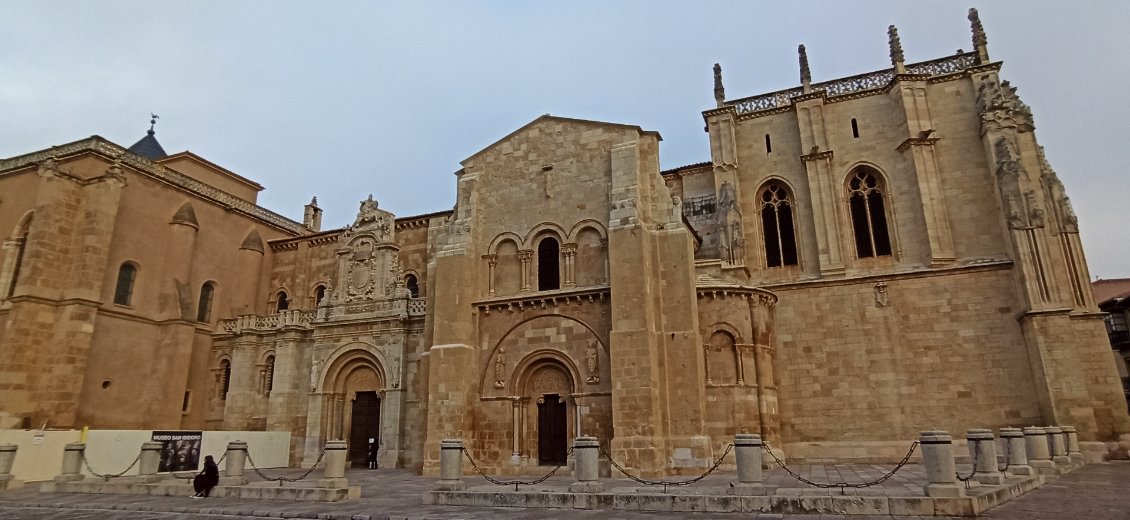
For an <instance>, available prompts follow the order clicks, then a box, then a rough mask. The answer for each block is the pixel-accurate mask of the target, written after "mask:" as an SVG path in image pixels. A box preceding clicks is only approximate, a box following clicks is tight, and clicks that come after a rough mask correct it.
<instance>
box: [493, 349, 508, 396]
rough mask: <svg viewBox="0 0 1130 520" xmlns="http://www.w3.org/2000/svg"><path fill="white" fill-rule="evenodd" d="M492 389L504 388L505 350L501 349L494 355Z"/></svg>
mask: <svg viewBox="0 0 1130 520" xmlns="http://www.w3.org/2000/svg"><path fill="white" fill-rule="evenodd" d="M494 387H495V388H506V349H505V348H502V347H499V349H498V352H497V353H496V354H495V355H494Z"/></svg>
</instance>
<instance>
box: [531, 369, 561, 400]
mask: <svg viewBox="0 0 1130 520" xmlns="http://www.w3.org/2000/svg"><path fill="white" fill-rule="evenodd" d="M530 391H531V393H532V394H533V395H538V396H541V395H545V394H557V396H558V399H562V398H564V397H565V394H567V393H569V378H568V376H566V375H565V373H564V372H562V371H561V370H560V369H557V368H549V367H545V368H541V369H538V371H537V372H535V373H534V376H533V378H532V381H531V382H530Z"/></svg>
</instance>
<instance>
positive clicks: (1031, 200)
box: [1024, 190, 1044, 227]
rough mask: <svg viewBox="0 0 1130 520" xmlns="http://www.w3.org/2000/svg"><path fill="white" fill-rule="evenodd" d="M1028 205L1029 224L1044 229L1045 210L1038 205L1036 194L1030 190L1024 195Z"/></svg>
mask: <svg viewBox="0 0 1130 520" xmlns="http://www.w3.org/2000/svg"><path fill="white" fill-rule="evenodd" d="M1024 200H1025V201H1027V203H1028V222H1029V224H1030V225H1031V226H1032V227H1044V209H1043V208H1041V207H1040V206H1039V205H1037V204H1036V192H1035V191H1033V190H1028V191H1027V192H1026V193H1025V194H1024Z"/></svg>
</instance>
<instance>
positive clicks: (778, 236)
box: [761, 182, 797, 267]
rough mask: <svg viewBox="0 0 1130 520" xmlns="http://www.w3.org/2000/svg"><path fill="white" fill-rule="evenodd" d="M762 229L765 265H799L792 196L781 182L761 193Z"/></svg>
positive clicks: (771, 185)
mask: <svg viewBox="0 0 1130 520" xmlns="http://www.w3.org/2000/svg"><path fill="white" fill-rule="evenodd" d="M761 229H762V231H763V233H762V234H763V235H764V238H765V266H766V267H780V266H783V265H797V252H796V233H795V232H794V228H793V203H792V197H790V196H789V190H788V188H786V187H785V185H784V184H782V183H780V182H772V183H770V184H769V185H768V186H766V187H765V189H764V190H763V191H762V192H761Z"/></svg>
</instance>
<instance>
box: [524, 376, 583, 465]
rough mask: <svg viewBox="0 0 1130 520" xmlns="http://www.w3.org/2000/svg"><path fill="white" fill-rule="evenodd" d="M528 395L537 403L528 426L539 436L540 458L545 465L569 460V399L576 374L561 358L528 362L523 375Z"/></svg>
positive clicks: (570, 404) (540, 461) (533, 437)
mask: <svg viewBox="0 0 1130 520" xmlns="http://www.w3.org/2000/svg"><path fill="white" fill-rule="evenodd" d="M523 379H524V381H523V383H524V384H523V385H522V387H523V389H524V392H523V394H524V397H525V398H527V399H529V400H530V402H532V403H533V404H534V406H533V407H531V408H533V410H531V411H533V412H534V413H533V414H532V415H533V417H530V419H531V420H530V421H529V423H530V424H528V425H527V428H529V431H530V432H531V433H532V434H533V435H531V437H532V439H530V440H534V439H536V443H535V444H536V446H537V461H538V465H541V466H559V465H564V464H565V463H566V459H567V458H568V453H569V431H570V423H571V420H570V419H571V414H570V412H571V411H572V410H570V407H572V406H575V403H570V402H569V401H570V399H568V398H569V397H570V396H571V395H572V394H573V393H574V384H573V377H572V376H571V375H570V372H569V369H568V368H566V367H565V366H564V365H563V364H561V362H560V361H558V360H556V359H552V358H546V359H542V360H539V361H535V362H534V363H531V364H530V365H528V368H527V369H526V374H525V377H523Z"/></svg>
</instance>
